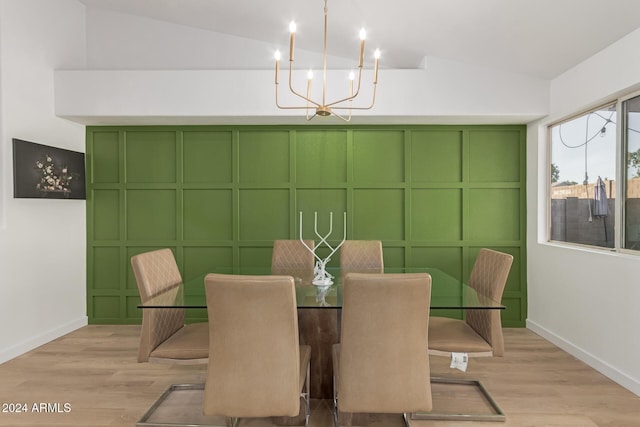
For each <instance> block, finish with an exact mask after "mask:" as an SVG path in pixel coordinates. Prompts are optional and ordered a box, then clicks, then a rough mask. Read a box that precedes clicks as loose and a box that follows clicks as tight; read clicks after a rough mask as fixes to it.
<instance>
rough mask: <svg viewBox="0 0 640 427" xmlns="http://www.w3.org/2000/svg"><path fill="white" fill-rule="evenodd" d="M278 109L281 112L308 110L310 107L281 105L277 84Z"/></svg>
mask: <svg viewBox="0 0 640 427" xmlns="http://www.w3.org/2000/svg"><path fill="white" fill-rule="evenodd" d="M276 107H278V108H279V109H281V110H308V109H309V107H301V106H295V107H294V106H288V105H280V102H279V101H278V84H276Z"/></svg>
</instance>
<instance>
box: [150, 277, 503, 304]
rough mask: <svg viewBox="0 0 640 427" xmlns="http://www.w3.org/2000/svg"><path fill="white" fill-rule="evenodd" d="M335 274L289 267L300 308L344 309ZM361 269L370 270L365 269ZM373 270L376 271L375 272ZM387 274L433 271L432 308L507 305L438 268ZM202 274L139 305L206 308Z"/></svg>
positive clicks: (341, 281) (340, 286)
mask: <svg viewBox="0 0 640 427" xmlns="http://www.w3.org/2000/svg"><path fill="white" fill-rule="evenodd" d="M327 271H328V272H329V273H330V274H331V275H332V276H333V284H332V285H330V286H316V285H313V284H312V280H313V277H312V274H310V273H309V272H308V271H297V270H293V269H292V270H289V271H288V272H287V275H288V276H292V277H293V279H294V282H295V285H296V286H295V287H296V302H297V306H298V308H299V309H314V308H317V309H340V308H342V290H343V281H344V274H343V272H341V271H340V269H339V268H328V269H327ZM360 272H367V271H362V270H360ZM372 272H373V271H372ZM213 273H220V274H243V275H265V274H271V270H270V268H269V267H265V268H255V267H251V268H238V269H235V270H231V269H219V270H216V271H213ZM384 273H429V274H430V275H431V301H430V304H429V306H430V308H431V310H462V309H478V310H503V309H505V308H506V307H505V306H504V305H502V303H501V302H500V301H494V300H492V299H491V298H489V297H487V296H486V295H482V294H479V293H478V292H477V291H476V290H475V289H474V288H472V287H471V286H469V285H467V284H466V283H465V282H463V281H461V280H459V279H457V278H455V277H453V276H451V275H449V274H447V273H445V272H444V271H442V270H439V269H437V268H385V269H384ZM205 276H206V275H200V276H197V277H194V278H192V279H189V280H187V281H185V282H183V283H180V284H178V285H176V286H175V287H171V288H169V289H167V290H166V291H164V292H162V293H159V294H157V295H155V296H153V297H152V298H150V299H149V300H147V301H146V302H144V303H142V304H139V305H138V308H141V309H153V308H185V309H197V308H200V309H203V308H206V307H207V303H206V298H205V295H204V287H203V283H204V277H205Z"/></svg>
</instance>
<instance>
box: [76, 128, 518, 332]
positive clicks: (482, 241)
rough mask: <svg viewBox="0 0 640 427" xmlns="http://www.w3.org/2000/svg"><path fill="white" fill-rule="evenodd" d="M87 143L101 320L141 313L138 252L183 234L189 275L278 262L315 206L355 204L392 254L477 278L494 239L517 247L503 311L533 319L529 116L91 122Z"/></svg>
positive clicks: (93, 277) (396, 261) (513, 318)
mask: <svg viewBox="0 0 640 427" xmlns="http://www.w3.org/2000/svg"><path fill="white" fill-rule="evenodd" d="M86 152H87V159H88V164H87V167H88V173H87V177H88V178H87V179H88V191H87V216H88V217H87V227H88V229H87V239H88V241H87V247H88V251H87V258H88V268H87V274H88V277H87V286H88V289H87V298H88V300H87V303H88V313H89V321H90V322H91V323H134V322H138V321H139V318H140V310H139V309H137V308H136V305H137V304H138V293H137V289H136V284H135V280H134V278H133V274H132V272H131V269H130V266H129V259H130V257H131V256H132V255H135V254H137V253H140V252H143V251H147V250H151V249H156V248H161V247H170V248H171V249H172V250H173V251H174V253H175V255H176V258H177V261H178V265H179V266H180V269H181V272H182V274H183V276H184V278H185V279H186V280H189V279H190V278H194V277H197V276H199V275H202V274H205V273H207V272H210V271H213V270H217V269H221V268H225V269H234V268H239V267H250V266H256V267H259V266H269V265H270V261H271V250H272V245H273V240H275V239H289V238H297V236H298V227H299V224H298V218H299V216H298V214H299V212H300V211H302V212H303V214H304V215H305V216H306V217H307V218H312V216H313V213H314V212H318V215H319V218H320V221H328V216H329V213H330V212H333V213H334V228H335V229H337V230H342V227H343V219H342V215H341V214H342V212H347V236H348V238H349V239H377V240H382V242H383V247H384V257H385V265H387V266H392V267H405V266H406V267H425V266H431V267H438V268H441V269H443V270H445V271H447V272H448V273H449V274H451V275H453V276H456V277H458V278H461V279H465V278H467V277H468V275H469V272H470V270H471V267H472V266H473V261H474V260H475V256H476V254H477V252H478V250H479V249H480V248H481V247H490V248H494V249H497V250H501V251H504V252H508V253H511V254H513V255H514V258H515V261H514V264H513V268H512V271H511V274H510V276H509V280H508V284H507V288H506V291H505V294H504V303H505V305H507V307H508V308H507V310H506V312H505V313H504V315H503V319H504V323H505V325H508V326H524V321H525V318H526V281H525V280H526V254H525V250H526V244H525V243H526V242H525V232H526V221H525V170H524V165H525V127H524V126H520V125H502V126H497V125H496V126H491V125H487V126H471V125H469V126H443V125H440V126H436V125H433V126H406V125H405V126H335V127H331V126H298V127H292V126H288V127H285V126H156V127H153V126H130V127H125V126H122V127H110V126H105V127H88V128H87V150H86ZM320 225H321V228H322V227H323V224H322V222H321V224H320ZM325 225H326V224H325ZM303 226H304V234H305V235H313V221H305V222H304V224H303ZM338 237H341V236H338ZM338 237H336V239H337V238H338ZM336 261H337V258H336V260H334V261H333V263H335V262H336ZM194 292H203V289H199V290H195V291H194ZM439 314H447V315H451V316H459V315H460V313H457V312H442V313H439ZM204 315H205V314H204V313H194V314H193V317H198V316H204Z"/></svg>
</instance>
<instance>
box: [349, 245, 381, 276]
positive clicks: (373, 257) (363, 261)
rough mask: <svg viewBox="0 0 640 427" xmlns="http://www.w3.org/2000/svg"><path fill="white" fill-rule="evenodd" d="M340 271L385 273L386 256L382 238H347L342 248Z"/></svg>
mask: <svg viewBox="0 0 640 427" xmlns="http://www.w3.org/2000/svg"><path fill="white" fill-rule="evenodd" d="M340 272H341V274H342V275H343V276H344V275H346V274H347V273H351V272H354V273H383V272H384V257H383V255H382V242H381V241H380V240H345V242H344V243H343V244H342V247H341V248H340Z"/></svg>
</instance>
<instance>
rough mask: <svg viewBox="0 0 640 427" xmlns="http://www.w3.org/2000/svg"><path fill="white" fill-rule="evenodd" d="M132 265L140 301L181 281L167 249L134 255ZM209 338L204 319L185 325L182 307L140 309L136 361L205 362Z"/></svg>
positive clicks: (174, 262) (170, 253)
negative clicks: (138, 345)
mask: <svg viewBox="0 0 640 427" xmlns="http://www.w3.org/2000/svg"><path fill="white" fill-rule="evenodd" d="M131 266H132V268H133V274H134V276H135V278H136V282H137V284H138V291H139V292H140V299H141V301H142V303H145V302H147V301H148V300H149V299H150V298H152V297H154V296H156V295H158V294H159V293H160V292H163V291H167V290H170V289H171V288H176V287H177V286H178V285H179V284H180V283H181V282H182V277H181V276H180V270H178V265H177V264H176V261H175V258H174V257H173V252H171V249H168V248H167V249H159V250H155V251H151V252H145V253H141V254H138V255H134V256H133V257H131ZM208 339H209V326H208V324H207V323H206V322H205V323H193V324H189V325H185V309H180V308H153V309H151V308H148V309H143V310H142V330H141V333H140V347H139V351H138V361H139V362H177V363H185V364H187V363H206V362H207V357H208V354H209V342H208Z"/></svg>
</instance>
